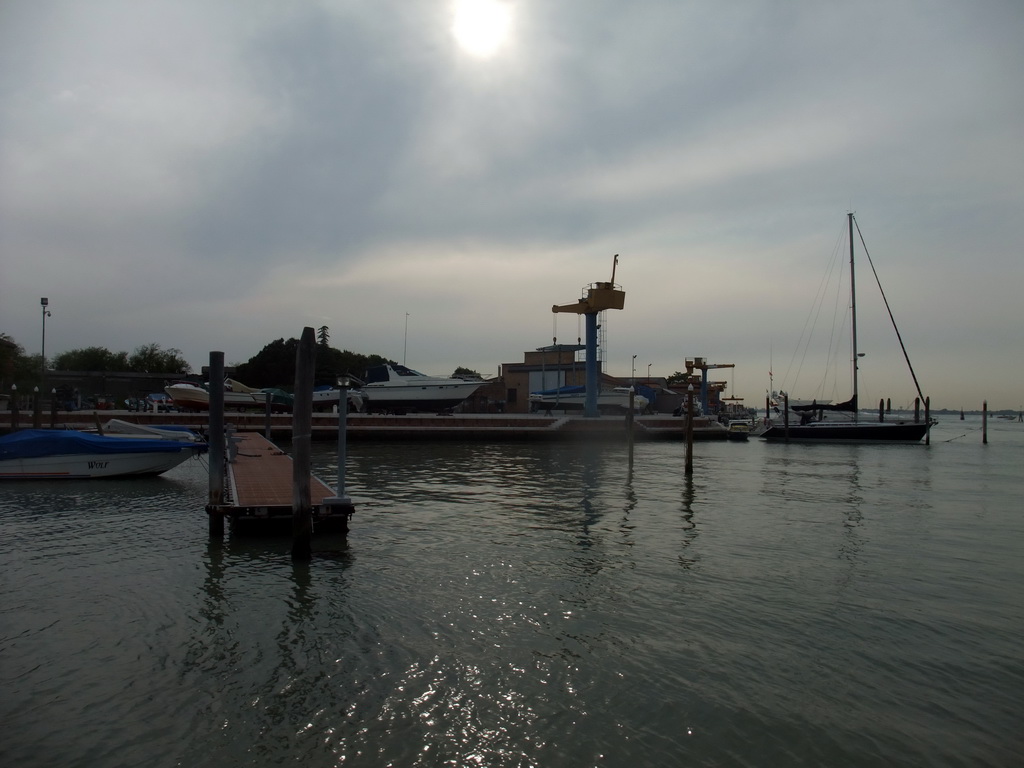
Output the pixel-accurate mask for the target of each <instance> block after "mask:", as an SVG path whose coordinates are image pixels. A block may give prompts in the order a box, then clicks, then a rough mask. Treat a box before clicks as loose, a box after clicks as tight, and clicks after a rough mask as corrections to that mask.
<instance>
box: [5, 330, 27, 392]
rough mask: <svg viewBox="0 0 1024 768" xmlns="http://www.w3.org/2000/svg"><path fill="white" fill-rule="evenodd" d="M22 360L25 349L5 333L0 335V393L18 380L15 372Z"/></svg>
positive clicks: (20, 365)
mask: <svg viewBox="0 0 1024 768" xmlns="http://www.w3.org/2000/svg"><path fill="white" fill-rule="evenodd" d="M24 358H25V348H24V347H22V346H21V344H18V343H17V342H16V341H15V340H14V339H12V338H11V337H10V336H8V335H7V334H6V333H0V391H3V390H6V389H7V387H8V386H10V385H11V384H12V383H14V382H16V381H17V380H18V379H17V372H18V370H19V369H20V368H21V367H22V365H23V363H22V361H23V360H24Z"/></svg>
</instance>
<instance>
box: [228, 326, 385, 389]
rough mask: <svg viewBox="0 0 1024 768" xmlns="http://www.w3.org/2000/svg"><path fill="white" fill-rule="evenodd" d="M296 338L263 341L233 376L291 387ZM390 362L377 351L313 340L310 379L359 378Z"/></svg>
mask: <svg viewBox="0 0 1024 768" xmlns="http://www.w3.org/2000/svg"><path fill="white" fill-rule="evenodd" d="M298 349H299V340H298V339H288V340H287V341H285V340H284V339H278V340H277V341H272V342H271V343H270V344H267V346H265V347H264V348H263V349H261V350H260V351H259V353H257V354H256V355H255V356H254V357H252V358H250V360H249V361H248V362H247V363H243V364H242V365H239V366H238V368H237V370H236V372H235V377H236V378H237V379H238V380H239V381H241V382H243V383H244V384H247V385H249V386H250V387H280V388H281V389H285V390H288V391H289V392H290V391H292V390H293V389H294V387H295V357H296V354H297V353H298ZM389 362H393V361H391V360H388V359H387V358H384V357H381V356H380V355H361V354H358V353H356V352H350V351H348V350H344V351H342V350H337V349H335V348H334V347H330V346H326V345H324V344H317V348H316V374H315V376H314V383H315V384H316V385H317V386H319V385H321V384H335V383H336V382H337V381H338V377H339V376H343V375H344V376H356V377H358V378H362V376H363V373H364V372H365V371H366V369H367V368H369V367H370V366H374V365H381V364H382V363H389Z"/></svg>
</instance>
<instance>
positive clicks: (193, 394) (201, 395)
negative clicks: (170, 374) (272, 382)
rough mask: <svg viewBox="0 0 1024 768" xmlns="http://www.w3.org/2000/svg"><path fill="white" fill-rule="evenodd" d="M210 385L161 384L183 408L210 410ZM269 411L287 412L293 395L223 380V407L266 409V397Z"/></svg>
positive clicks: (179, 382)
mask: <svg viewBox="0 0 1024 768" xmlns="http://www.w3.org/2000/svg"><path fill="white" fill-rule="evenodd" d="M209 387H210V384H209V382H207V383H206V384H197V383H195V382H191V381H177V382H174V383H173V384H170V385H169V386H166V387H164V392H166V393H167V395H168V397H170V398H171V400H173V401H174V405H175V406H177V407H178V408H180V409H181V410H183V411H208V410H210V389H209ZM268 398H269V399H270V408H271V410H273V411H290V410H291V409H292V405H293V404H294V398H293V397H292V396H291V395H289V394H288V393H287V392H285V391H284V390H282V389H274V388H266V389H255V388H253V387H249V386H246V385H245V384H242V383H241V382H240V381H235V380H234V379H224V408H225V409H227V410H230V409H236V410H251V409H264V408H266V404H267V399H268Z"/></svg>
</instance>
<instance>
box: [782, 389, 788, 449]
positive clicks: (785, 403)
mask: <svg viewBox="0 0 1024 768" xmlns="http://www.w3.org/2000/svg"><path fill="white" fill-rule="evenodd" d="M782 423H783V425H784V433H785V436H786V438H785V439H786V442H787V443H788V442H789V395H788V394H787V395H783V396H782Z"/></svg>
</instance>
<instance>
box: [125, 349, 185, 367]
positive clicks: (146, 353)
mask: <svg viewBox="0 0 1024 768" xmlns="http://www.w3.org/2000/svg"><path fill="white" fill-rule="evenodd" d="M128 370H131V371H135V372H136V373H186V374H187V373H191V370H192V369H191V367H190V366H189V364H188V363H187V362H186V361H185V358H183V357H182V356H181V350H180V349H166V350H165V349H161V348H160V345H159V344H143V345H142V346H141V347H136V348H135V351H134V352H132V355H131V357H129V358H128Z"/></svg>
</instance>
